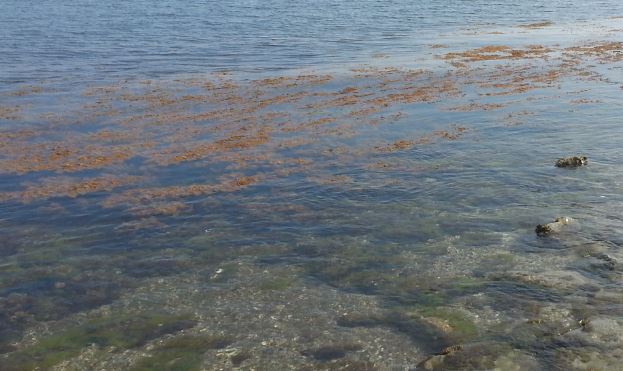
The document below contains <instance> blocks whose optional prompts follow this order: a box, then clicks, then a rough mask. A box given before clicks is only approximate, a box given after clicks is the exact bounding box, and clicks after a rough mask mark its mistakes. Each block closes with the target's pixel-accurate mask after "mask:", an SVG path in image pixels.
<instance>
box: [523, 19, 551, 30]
mask: <svg viewBox="0 0 623 371" xmlns="http://www.w3.org/2000/svg"><path fill="white" fill-rule="evenodd" d="M553 24H554V23H553V22H550V21H543V22H536V23H528V24H520V25H519V26H517V27H520V28H526V29H538V28H545V27H549V26H551V25H553Z"/></svg>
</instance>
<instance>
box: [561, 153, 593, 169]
mask: <svg viewBox="0 0 623 371" xmlns="http://www.w3.org/2000/svg"><path fill="white" fill-rule="evenodd" d="M586 164H588V158H586V156H573V157H566V158H559V159H558V160H557V161H556V167H579V166H584V165H586Z"/></svg>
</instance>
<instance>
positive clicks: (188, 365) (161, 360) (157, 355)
mask: <svg viewBox="0 0 623 371" xmlns="http://www.w3.org/2000/svg"><path fill="white" fill-rule="evenodd" d="M231 343H232V339H230V338H228V337H225V336H218V335H216V336H211V335H207V336H197V335H184V336H179V337H176V338H173V339H171V340H169V341H167V342H166V343H164V344H163V345H161V346H159V347H158V348H156V349H155V350H154V352H153V354H152V355H151V356H150V357H148V358H144V359H142V360H140V361H139V362H138V363H137V364H136V365H135V366H134V367H133V368H132V370H133V371H148V370H149V371H164V370H175V371H192V370H199V369H200V366H201V362H202V355H203V353H205V352H206V351H207V350H210V349H221V348H224V347H226V346H228V345H229V344H231Z"/></svg>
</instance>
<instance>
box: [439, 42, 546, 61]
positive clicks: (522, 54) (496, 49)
mask: <svg viewBox="0 0 623 371" xmlns="http://www.w3.org/2000/svg"><path fill="white" fill-rule="evenodd" d="M551 52H552V49H549V48H546V47H544V46H542V45H529V46H527V47H525V48H523V49H513V48H511V47H510V46H506V45H487V46H483V47H480V48H476V49H471V50H467V51H464V52H451V53H447V54H445V55H443V57H442V59H444V60H447V61H453V62H457V61H458V62H463V63H471V62H478V61H493V60H517V59H534V58H542V59H545V58H547V56H548V55H549V53H551Z"/></svg>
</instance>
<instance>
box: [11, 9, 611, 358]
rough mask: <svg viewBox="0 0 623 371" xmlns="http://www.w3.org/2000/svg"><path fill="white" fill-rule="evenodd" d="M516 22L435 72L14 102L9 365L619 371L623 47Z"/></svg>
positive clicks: (432, 62)
mask: <svg viewBox="0 0 623 371" xmlns="http://www.w3.org/2000/svg"><path fill="white" fill-rule="evenodd" d="M164 4H167V3H166V2H165V3H164ZM245 4H246V5H244V6H254V5H251V4H247V3H245ZM271 4H272V3H269V4H268V5H266V6H267V7H270V6H271ZM321 4H322V3H321ZM556 4H557V2H551V3H550V4H549V5H547V6H548V7H555V6H556ZM273 5H274V4H273ZM455 5H456V6H457V7H459V4H458V3H457V4H455ZM101 6H102V5H101V4H99V5H97V6H95V7H94V8H92V9H90V11H93V9H95V10H97V9H100V8H99V7H101ZM128 6H129V7H132V6H135V5H127V4H124V5H123V6H121V8H123V7H128ZM162 6H164V7H165V8H166V6H165V5H162ZM210 6H211V7H212V8H218V9H220V10H219V11H221V12H223V11H225V10H227V11H232V9H235V8H232V9H225V8H219V7H223V5H222V4H219V5H216V4H211V5H210ZM240 6H243V5H237V7H240ZM317 6H320V5H317ZM326 6H327V4H323V5H322V9H327V8H326ZM335 6H336V7H337V9H336V12H338V13H340V12H344V11H345V9H344V8H343V7H344V5H341V4H340V5H335ZM370 6H372V5H370ZM405 6H406V5H405ZM430 6H432V5H430ZM461 6H462V5H461ZM508 6H510V5H508V4H505V5H504V6H501V7H500V8H499V9H505V8H506V7H508ZM613 6H614V5H613ZM255 7H259V8H258V10H257V14H262V12H263V11H266V10H265V9H264V10H262V9H263V8H261V7H260V6H255ZM62 8H63V7H62V6H59V8H58V9H57V10H56V11H59V12H61V11H62V10H61V9H62ZM13 9H14V11H18V10H19V9H20V7H19V6H17V5H14V8H13ZM71 9H72V10H74V11H77V10H76V9H79V8H71ZM496 9H498V8H496ZM544 9H545V10H546V9H549V8H544ZM100 10H101V9H100ZM545 10H544V11H545ZM111 11H112V12H114V11H120V12H122V10H114V11H113V10H108V12H111ZM153 11H154V12H156V13H158V12H160V11H163V12H164V13H163V14H168V13H166V11H165V10H163V9H161V8H160V5H159V6H158V7H155V8H153ZM169 11H170V10H169ZM360 11H361V10H360V9H354V10H353V12H354V13H353V14H354V15H352V16H353V17H355V15H356V14H358V12H360ZM430 11H431V10H430V9H428V10H424V12H425V13H426V12H430ZM500 11H501V10H500ZM433 13H435V12H434V11H433ZM107 14H110V13H107ZM158 14H159V13H158ZM340 14H342V13H340ZM396 14H397V15H396V17H404V16H406V15H405V14H413V13H409V12H406V11H405V12H397V13H396ZM591 14H592V13H591ZM156 16H157V17H156V19H157V20H156V21H155V23H154V24H153V27H155V29H154V30H151V31H150V32H154V33H156V34H157V33H158V32H159V31H158V27H165V28H166V24H162V23H160V22H162V19H164V18H162V19H161V18H158V17H159V16H158V15H157V14H156ZM489 16H490V15H487V17H489ZM33 17H34V15H33ZM479 17H480V16H478V17H477V16H474V17H471V16H466V18H467V19H468V20H470V22H475V21H480V20H481V18H479ZM193 19H194V18H193ZM332 19H333V18H332ZM513 19H517V18H516V17H513ZM210 20H211V18H209V19H208V21H207V22H209V21H210ZM104 21H105V18H104V19H100V20H98V22H104ZM195 21H196V19H195ZM302 21H303V20H301V19H292V20H291V21H290V22H302ZM428 21H430V19H428V18H424V19H423V20H422V22H423V23H422V24H426V22H428ZM520 21H522V22H523V21H524V20H523V19H521V20H520ZM537 21H539V22H537ZM560 21H561V22H562V21H568V19H566V18H565V19H561V20H560ZM284 22H285V20H284ZM384 22H390V21H388V20H383V21H381V24H380V25H378V26H375V27H371V28H370V29H369V32H371V33H372V34H376V33H378V32H381V31H380V30H384V29H385V30H390V29H391V28H387V27H385V26H386V23H384ZM499 22H500V24H499V28H500V30H502V29H504V32H502V31H499V33H491V32H490V31H486V30H483V29H480V28H474V29H471V30H468V31H465V30H457V29H456V28H454V29H452V30H450V29H446V30H445V31H444V32H448V33H449V34H450V33H451V35H454V36H450V37H448V36H439V39H440V40H441V39H443V38H444V37H446V38H447V40H446V41H448V44H449V45H445V44H441V43H438V44H437V45H432V43H430V44H427V45H426V52H424V53H422V52H417V53H418V54H417V55H418V58H419V57H422V56H424V55H427V53H429V54H428V57H427V58H428V59H426V60H422V63H417V62H413V61H410V62H409V63H404V62H405V59H404V56H399V57H398V58H397V59H394V58H393V57H391V56H388V57H387V58H385V57H384V56H377V57H374V58H373V62H371V63H370V64H366V65H357V66H354V67H352V68H351V67H345V66H341V67H339V68H338V67H335V66H333V67H331V68H326V69H325V68H323V67H322V66H321V65H318V67H319V68H318V70H322V72H318V71H315V72H314V71H298V70H297V71H289V72H284V73H279V74H276V73H273V74H270V73H261V74H253V73H248V72H244V71H241V69H244V68H238V67H240V66H239V65H236V64H235V63H232V64H231V65H229V67H231V68H232V69H233V70H234V71H231V72H215V73H208V74H204V75H197V74H191V73H190V72H193V68H194V67H189V68H188V69H184V68H181V70H180V71H178V72H180V74H179V75H176V76H174V77H170V76H169V77H162V76H160V77H159V78H153V79H150V80H145V79H141V78H132V79H129V80H121V81H119V80H118V79H114V78H113V77H111V76H114V75H115V74H110V75H109V74H107V73H103V76H105V77H104V78H103V80H105V82H104V83H103V82H99V83H95V84H93V83H78V82H75V80H73V79H71V78H69V79H68V80H67V81H65V82H62V81H48V82H45V83H41V82H36V81H34V80H29V83H28V84H19V85H15V84H6V85H5V86H3V89H2V90H3V93H2V96H1V100H0V103H1V104H0V124H1V126H0V172H1V173H2V177H0V201H1V202H0V211H1V214H0V215H1V216H0V230H2V232H3V233H2V234H0V239H1V241H0V255H1V256H2V260H1V263H0V277H1V280H0V353H2V355H1V357H2V358H0V360H1V361H0V364H1V365H2V367H0V368H2V369H9V370H13V369H15V370H23V369H34V368H37V367H39V368H40V369H49V368H56V369H137V370H153V369H186V370H193V369H202V368H203V369H229V368H233V367H241V368H245V369H251V368H255V369H284V368H297V369H354V370H365V369H388V368H389V369H392V368H395V369H410V368H416V367H420V368H423V369H500V370H509V369H521V370H535V369H561V370H568V369H617V367H618V365H619V364H620V362H619V360H620V358H621V356H623V355H622V354H620V353H621V349H622V347H621V346H622V345H623V335H622V334H623V321H621V320H620V317H621V314H623V300H622V298H623V296H622V295H621V294H622V292H621V287H620V282H621V273H622V272H623V271H622V270H621V267H620V261H621V259H623V255H622V254H621V251H620V248H621V244H623V238H622V237H623V236H622V235H621V233H620V230H621V227H622V226H623V225H622V224H623V220H622V219H621V217H620V215H621V211H623V210H622V209H623V194H622V193H621V191H620V190H621V179H622V178H621V176H622V175H623V174H622V172H623V170H622V169H621V166H620V165H619V164H620V163H621V162H622V161H623V159H622V158H621V153H620V151H619V147H620V144H619V143H620V140H619V137H620V130H621V129H620V125H619V124H620V117H621V109H620V104H618V102H619V100H620V99H619V98H620V95H621V86H622V85H623V78H622V75H621V72H620V71H621V68H622V67H623V54H622V49H623V46H622V45H621V41H620V39H621V31H620V30H618V29H617V28H616V24H617V20H616V19H607V20H601V21H595V22H592V23H586V25H587V27H588V28H589V29H591V30H594V31H595V33H593V34H591V37H590V39H592V40H589V38H588V37H586V36H581V37H580V36H578V37H575V36H573V37H569V36H568V35H567V36H565V33H564V27H565V26H562V27H561V26H559V25H557V23H556V22H553V23H548V22H543V16H542V15H539V16H534V17H527V18H526V19H525V22H523V26H522V27H515V26H512V27H510V28H509V27H508V25H504V24H503V23H504V22H503V19H502V20H499ZM344 23H345V24H348V25H353V24H355V25H356V24H357V23H353V22H350V21H347V20H345V21H344ZM390 23H392V24H393V21H392V22H390ZM61 24H62V22H61ZM275 25H276V24H275ZM434 25H436V24H434ZM334 26H335V27H336V29H335V30H336V31H335V32H336V33H337V34H340V35H345V36H344V37H347V35H348V34H347V33H342V32H341V31H339V30H340V28H339V27H338V25H334ZM55 27H56V26H55ZM58 27H62V26H58ZM275 27H276V26H275ZM310 27H311V28H312V29H315V26H313V27H312V26H310ZM353 27H354V26H353ZM377 27H378V28H377ZM395 27H398V26H395ZM405 27H406V26H405ZM502 27H506V28H502ZM557 27H558V28H557ZM423 28H426V27H423ZM431 28H434V29H435V30H436V32H440V29H438V28H437V27H433V26H431ZM63 29H65V28H63ZM407 31H409V29H408V30H407ZM407 31H405V33H406V32H407ZM145 32H147V31H145ZM150 32H148V33H147V35H150V34H151V33H150ZM431 32H432V31H431ZM558 32H561V33H558ZM355 33H357V32H355ZM466 33H467V34H466ZM469 33H471V34H469ZM359 34H360V36H361V33H359ZM328 35H329V36H327V37H330V35H331V34H330V33H329V34H328ZM174 36H175V35H172V36H171V37H174ZM377 36H378V35H377ZM87 37H89V36H87ZM197 37H200V35H198V36H197ZM388 37H389V36H388ZM459 37H460V40H462V41H461V42H464V43H465V44H466V45H460V44H457V42H456V40H458V39H459ZM140 39H141V40H143V41H144V42H149V40H150V38H149V37H148V36H144V37H142V38H140ZM534 39H538V40H539V42H540V44H539V45H536V43H535V42H534V41H533V40H534ZM245 40H246V39H241V46H240V47H243V46H244V43H245V42H247V41H249V40H246V41H245ZM372 40H379V39H375V38H372ZM391 40H394V39H391ZM398 40H401V41H396V42H395V43H394V41H391V42H388V41H387V40H385V42H384V43H383V45H384V46H383V48H387V50H391V49H392V48H391V46H392V45H393V46H396V47H398V48H400V47H401V46H404V44H403V43H405V42H406V41H405V40H406V39H405V38H399V39H398ZM431 40H433V39H431ZM453 40H455V42H453ZM55 42H56V43H62V42H66V41H62V40H56V41H55ZM187 42H188V45H191V44H193V43H196V40H195V41H192V40H189V41H187ZM223 42H224V43H225V42H226V41H223ZM253 42H257V40H256V39H253ZM301 42H303V41H301ZM305 42H306V41H305ZM444 42H445V41H444ZM353 44H354V45H356V43H353ZM158 45H160V47H163V46H164V45H168V44H167V43H160V42H159V43H158ZM181 45H186V44H183V43H182V44H181ZM122 46H123V45H122ZM312 46H313V45H312ZM3 47H4V46H3ZM56 47H57V46H50V48H51V49H55V48H56ZM92 47H94V48H108V46H106V45H100V46H92ZM326 47H327V45H325V44H323V45H322V47H321V48H319V49H315V48H310V50H311V51H310V53H319V54H326V53H327V51H326V50H325V49H324V48H326ZM353 47H355V46H353ZM366 48H367V47H366ZM79 49H80V48H79V47H77V48H76V49H74V50H79ZM381 49H382V48H381ZM16 50H17V49H16ZM33 50H36V48H35V49H33ZM40 50H43V49H40ZM111 50H112V51H111V53H113V54H114V53H116V51H115V49H111ZM219 50H220V51H221V55H222V56H224V55H226V53H222V51H223V50H227V46H222V47H220V49H219ZM262 50H263V49H262ZM277 50H280V49H277ZM366 50H369V48H367V49H366ZM383 50H385V49H383ZM16 53H17V54H16V55H23V56H24V58H28V57H29V56H30V54H27V53H26V54H24V53H22V52H17V51H16ZM279 53H280V52H276V54H277V55H278V57H279V58H277V57H276V58H277V61H276V62H275V64H274V65H273V67H281V66H280V63H284V64H288V61H289V59H288V58H286V57H285V56H284V55H283V54H279ZM414 53H415V52H414ZM346 54H348V55H350V56H352V55H354V54H356V53H355V52H353V51H349V52H348V53H345V54H344V55H346ZM49 57H50V56H49V55H48V56H47V57H46V58H49ZM260 57H261V58H267V56H266V55H265V54H262V55H261V56H258V57H257V58H260ZM0 58H1V57H0ZM4 58H11V57H4ZM136 58H138V59H140V60H145V61H146V66H145V67H144V68H142V69H141V72H140V73H136V75H137V76H140V75H145V74H153V73H156V72H157V71H158V70H157V69H155V70H154V69H152V67H153V66H155V65H156V64H158V63H159V62H158V61H157V59H154V60H151V61H152V62H153V63H154V64H153V65H152V64H150V59H149V58H146V57H145V56H136ZM188 58H190V57H188V55H186V56H181V57H180V60H182V61H189V59H188ZM261 58H260V59H261ZM422 58H423V57H422ZM216 60H217V61H219V59H216ZM338 60H339V59H333V60H331V61H330V62H331V63H337V62H336V61H338ZM379 60H381V61H383V62H379ZM160 61H161V60H160ZM397 61H401V62H400V63H397V64H396V65H392V64H393V63H394V62H397ZM72 63H73V62H71V63H70V62H68V63H67V64H63V65H64V66H65V67H70V66H71V65H72ZM218 63H221V62H218ZM262 63H266V64H269V63H271V60H270V59H264V60H263V62H262ZM262 63H259V64H260V65H261V64H262ZM305 63H311V64H316V63H318V60H316V59H314V58H309V59H307V62H305ZM191 64H192V63H191ZM251 64H252V63H250V62H249V65H251ZM201 65H203V66H205V64H201ZM94 66H96V64H89V65H88V66H84V65H83V66H81V68H86V69H87V70H88V68H93V67H94ZM245 66H247V67H248V65H245ZM20 68H23V70H21V72H20V71H19V69H20ZM115 68H119V65H116V67H115ZM36 69H37V67H35V66H33V65H31V64H28V63H27V64H25V65H23V66H22V67H19V68H18V67H17V64H14V65H12V66H10V69H9V71H10V72H11V73H15V75H14V76H21V75H20V73H26V72H27V71H30V72H32V71H35V70H36ZM130 70H132V69H130ZM37 71H38V72H37V73H34V74H33V76H34V77H35V78H39V77H41V76H42V75H41V74H45V71H43V70H41V69H38V70H37ZM55 71H56V72H55V73H65V72H67V71H62V70H60V69H56V70H55ZM85 71H86V70H82V71H81V72H76V74H77V75H80V74H81V73H84V72H85ZM117 72H119V70H117ZM121 74H122V73H121ZM132 74H134V72H131V73H129V75H132ZM156 74H157V73H156ZM53 75H54V74H53V73H51V74H50V75H47V76H45V77H46V78H49V79H50V80H54V78H53V77H54V76H53ZM69 75H71V74H69ZM69 75H68V76H69ZM19 79H22V77H16V80H19ZM68 81H69V82H68ZM576 154H584V155H587V156H588V161H589V162H588V166H585V167H579V168H575V169H564V168H556V167H555V166H554V163H555V161H556V159H557V158H559V157H563V156H569V155H576ZM560 216H568V217H572V218H574V219H575V220H577V224H573V225H572V226H569V227H568V228H566V227H565V228H563V229H562V230H561V231H560V232H559V233H556V234H554V235H551V236H547V237H538V236H537V235H536V234H535V233H534V227H535V226H536V224H542V223H547V222H551V221H554V220H555V219H556V217H560Z"/></svg>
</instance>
